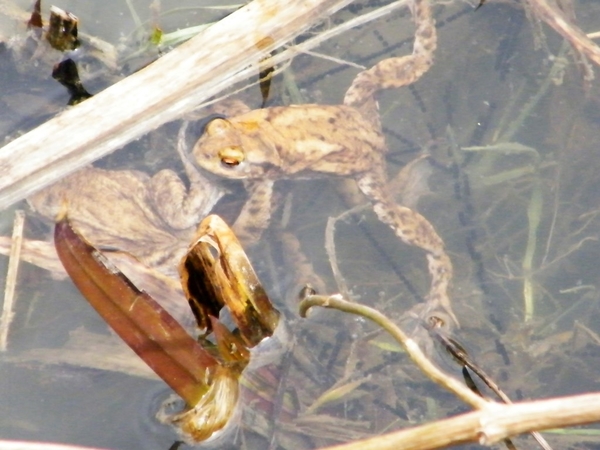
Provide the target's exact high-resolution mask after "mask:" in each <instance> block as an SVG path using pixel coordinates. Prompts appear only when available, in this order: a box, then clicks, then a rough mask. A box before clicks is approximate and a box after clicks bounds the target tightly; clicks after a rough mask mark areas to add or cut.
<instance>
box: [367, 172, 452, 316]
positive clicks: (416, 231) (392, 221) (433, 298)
mask: <svg viewBox="0 0 600 450" xmlns="http://www.w3.org/2000/svg"><path fill="white" fill-rule="evenodd" d="M383 179H384V178H383V175H382V174H377V173H368V174H365V175H363V176H361V177H359V178H358V179H357V184H358V187H359V188H360V190H361V191H362V192H363V193H364V194H365V195H366V196H367V197H368V198H369V200H370V201H371V203H372V204H373V210H374V211H375V214H376V215H377V217H378V218H379V220H381V221H382V222H383V223H385V224H387V225H389V226H390V227H391V228H392V230H394V233H396V236H398V237H399V238H400V239H402V241H403V242H405V243H406V244H409V245H414V246H416V247H420V248H422V249H423V250H425V252H426V253H427V261H428V268H429V273H430V274H431V288H430V291H429V296H428V299H427V308H426V310H427V311H432V310H435V309H436V308H438V307H440V306H441V307H442V308H443V309H444V310H445V311H446V312H447V313H448V314H449V315H450V316H451V317H452V319H453V320H454V321H455V323H456V325H459V323H458V319H457V318H456V316H455V315H454V312H453V311H452V306H451V304H450V298H449V296H448V288H449V285H450V281H451V280H452V262H451V261H450V257H449V256H448V254H447V253H446V250H445V248H444V241H442V238H440V236H439V235H438V234H437V232H436V231H435V229H434V228H433V225H431V223H429V221H428V220H427V219H426V218H425V217H423V216H422V215H421V214H419V213H418V212H415V211H413V210H412V209H410V208H407V207H405V206H401V205H398V204H396V203H395V202H394V201H393V200H392V199H391V198H389V196H388V195H387V194H386V193H385V192H384V191H383V190H382V189H381V186H383V184H382V181H383Z"/></svg>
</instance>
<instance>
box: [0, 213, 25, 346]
mask: <svg viewBox="0 0 600 450" xmlns="http://www.w3.org/2000/svg"><path fill="white" fill-rule="evenodd" d="M24 224H25V212H24V211H15V220H14V222H13V234H12V239H11V246H10V254H9V260H8V271H7V273H6V287H5V288H4V303H3V304H2V317H0V351H2V352H5V351H6V347H7V346H8V331H9V329H10V324H11V322H12V319H13V317H14V314H15V313H14V311H13V304H14V300H15V291H16V288H17V274H18V272H19V263H20V262H21V247H22V243H23V226H24Z"/></svg>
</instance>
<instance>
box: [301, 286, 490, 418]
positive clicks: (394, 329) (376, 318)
mask: <svg viewBox="0 0 600 450" xmlns="http://www.w3.org/2000/svg"><path fill="white" fill-rule="evenodd" d="M312 306H322V307H324V308H332V309H337V310H340V311H343V312H347V313H350V314H356V315H359V316H362V317H365V318H367V319H369V320H372V321H373V322H375V323H376V324H377V325H379V326H380V327H382V328H383V329H384V330H386V331H387V332H388V333H390V334H391V335H392V336H393V337H394V339H396V340H397V341H398V343H400V345H402V347H403V348H404V349H405V350H406V353H407V354H408V356H409V357H410V358H411V359H412V360H413V362H414V363H415V364H416V365H417V366H418V367H419V369H421V371H423V373H424V374H425V375H427V376H428V377H429V378H430V379H431V380H432V381H434V382H435V383H437V384H439V385H440V386H443V387H444V388H446V389H447V390H449V391H450V392H452V393H453V394H454V395H456V396H457V397H458V398H460V399H461V400H463V401H464V402H465V403H467V404H469V405H471V406H472V407H474V408H476V409H484V408H487V407H489V406H490V405H492V404H494V403H493V402H490V401H487V400H485V399H483V398H481V397H479V396H478V395H477V394H475V393H473V392H472V391H471V390H470V389H468V388H467V387H466V386H464V385H463V384H462V383H460V382H459V381H458V380H456V379H454V378H452V377H450V376H448V375H446V374H445V373H444V372H442V371H441V370H440V369H438V368H437V367H436V366H435V365H434V364H433V363H432V362H431V361H430V360H429V358H427V356H425V354H424V353H423V352H422V351H421V349H420V348H419V346H418V345H417V343H416V342H415V341H414V340H412V339H410V338H409V337H408V336H407V335H406V334H405V333H404V331H402V330H401V329H400V328H399V327H398V326H397V325H396V324H394V323H393V322H392V321H391V320H390V319H388V318H387V317H386V316H384V315H383V314H382V313H380V312H379V311H377V310H375V309H373V308H371V307H369V306H366V305H361V304H358V303H352V302H349V301H347V300H344V299H343V298H342V296H341V295H339V294H338V295H331V296H324V295H308V296H306V297H304V299H303V300H302V301H301V302H300V307H299V308H300V315H301V316H302V317H306V313H307V312H308V310H309V309H310V308H311V307H312Z"/></svg>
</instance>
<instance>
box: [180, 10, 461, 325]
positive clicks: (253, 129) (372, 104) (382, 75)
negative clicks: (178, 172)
mask: <svg viewBox="0 0 600 450" xmlns="http://www.w3.org/2000/svg"><path fill="white" fill-rule="evenodd" d="M411 11H412V13H413V17H414V20H415V23H416V31H415V43H414V47H413V53H412V54H411V55H406V56H403V57H397V58H389V59H386V60H384V61H381V62H379V63H378V64H376V65H375V66H374V67H372V68H370V69H368V70H365V71H363V72H361V73H359V74H358V75H357V77H356V78H355V80H354V81H353V83H352V85H351V86H350V88H349V89H348V91H347V92H346V96H345V98H344V104H343V105H335V106H326V105H293V106H286V107H272V108H265V109H258V110H254V111H249V112H247V113H244V114H241V115H238V116H235V117H231V118H216V119H214V120H212V121H210V122H209V123H208V124H207V125H206V127H205V130H204V132H203V134H202V135H201V136H200V138H199V140H198V142H197V143H196V145H195V146H194V148H193V151H192V155H191V156H192V160H194V161H195V162H196V164H198V165H199V166H200V167H202V168H203V169H205V170H208V171H210V172H212V173H214V174H217V175H220V176H222V177H226V178H233V179H242V180H246V182H247V188H248V190H249V195H250V196H249V200H248V202H247V203H246V205H245V206H244V208H243V209H242V211H241V213H240V215H239V217H238V219H237V221H236V223H235V224H234V230H235V231H236V233H237V234H238V236H239V237H240V238H241V239H242V240H245V241H250V242H252V241H254V240H256V239H258V238H259V237H260V235H261V233H262V231H263V230H264V229H265V228H266V227H267V226H268V223H269V220H270V217H271V212H272V208H273V205H272V194H273V185H274V182H275V181H276V180H279V179H283V178H315V177H322V176H328V175H336V176H342V177H352V178H354V179H355V180H356V182H357V185H358V187H359V188H360V190H361V191H362V192H363V194H365V195H366V197H367V198H368V199H369V200H370V201H371V203H372V205H373V209H374V211H375V213H376V214H377V216H378V218H379V219H380V220H381V221H382V222H384V223H386V224H388V225H389V226H390V227H391V228H392V229H393V230H394V232H395V233H396V235H397V236H398V237H400V239H402V241H404V242H405V243H407V244H410V245H415V246H417V247H420V248H422V249H423V250H424V251H425V252H426V254H427V259H428V262H429V272H430V274H431V277H432V281H431V289H430V293H429V298H428V302H427V304H428V305H429V306H430V308H429V309H435V308H437V307H439V306H441V307H443V308H444V309H445V310H446V311H447V312H448V313H449V314H450V315H451V316H452V317H453V318H455V317H454V314H453V313H452V309H451V306H450V300H449V298H448V294H447V290H448V285H449V283H450V280H451V278H452V264H451V261H450V258H449V257H448V255H447V254H446V252H445V249H444V243H443V241H442V239H441V238H440V237H439V236H438V234H437V233H436V231H435V229H434V228H433V226H432V225H431V224H430V223H429V222H428V221H427V219H425V218H424V217H423V216H422V215H420V214H419V213H417V212H415V211H413V210H411V209H409V208H407V207H404V206H400V205H397V204H396V203H395V202H394V201H393V200H392V198H391V197H390V195H389V194H388V193H387V191H386V188H385V186H386V171H385V153H386V150H387V147H386V144H385V138H384V136H383V133H382V130H381V126H380V122H379V116H378V106H377V102H376V99H375V94H376V92H377V91H378V90H380V89H385V88H392V87H401V86H405V85H408V84H411V83H413V82H415V81H416V80H417V79H419V78H420V77H421V76H422V75H423V74H424V73H425V72H426V71H427V70H428V69H429V67H430V66H431V65H432V63H433V53H434V51H435V48H436V30H435V23H434V21H433V19H432V17H431V10H430V7H429V3H428V1H427V0H414V1H413V2H412V4H411Z"/></svg>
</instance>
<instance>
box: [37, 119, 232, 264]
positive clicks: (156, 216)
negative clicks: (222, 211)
mask: <svg viewBox="0 0 600 450" xmlns="http://www.w3.org/2000/svg"><path fill="white" fill-rule="evenodd" d="M185 126H186V125H184V126H183V127H182V129H181V130H180V133H179V142H178V152H179V154H180V155H181V157H182V161H183V164H184V168H185V170H186V174H187V176H188V178H189V181H190V188H189V189H187V188H186V187H185V185H184V184H183V182H182V181H181V179H180V178H179V177H178V176H177V174H176V173H175V172H174V171H172V170H168V169H167V170H161V171H160V172H158V173H157V174H155V175H154V176H149V175H148V174H145V173H143V172H140V171H136V170H117V171H109V170H103V169H97V168H86V169H83V170H81V171H79V172H76V173H74V174H73V175H71V176H69V177H67V178H65V179H63V180H62V181H60V182H58V183H56V184H54V185H52V186H51V187H50V188H48V189H45V190H43V191H41V192H39V193H37V194H35V195H34V196H32V197H30V198H29V199H28V201H29V204H30V205H31V206H32V208H33V209H34V210H36V211H37V212H38V213H40V214H41V215H43V216H45V217H47V218H49V219H52V220H54V219H55V218H56V217H57V215H58V213H59V212H60V210H61V208H63V207H66V208H67V210H68V214H69V217H70V218H71V220H72V222H73V224H74V226H75V227H76V229H77V230H78V231H79V232H80V233H81V234H83V235H84V236H85V237H86V239H88V240H89V241H90V242H93V243H94V245H96V246H98V247H101V248H102V247H104V248H111V249H115V250H119V251H123V252H128V253H131V254H133V255H134V256H136V257H137V258H138V259H139V260H140V261H142V262H143V263H145V264H147V265H149V266H151V267H153V268H156V269H158V270H160V271H161V272H163V273H165V274H168V275H175V274H176V273H177V265H178V263H179V259H180V258H181V257H182V256H183V254H184V253H185V249H186V248H187V245H188V243H189V240H190V239H191V238H192V236H193V235H194V232H195V230H196V227H197V225H198V224H199V223H200V221H201V220H202V219H203V218H204V217H205V216H206V215H207V214H208V212H209V211H210V210H211V209H212V207H213V206H214V204H215V203H216V202H217V200H218V199H219V198H220V197H221V196H222V194H223V191H222V190H221V189H220V188H219V187H217V186H214V185H213V184H211V183H209V182H208V180H206V179H205V178H204V176H202V175H201V174H200V173H199V172H198V170H197V169H196V168H195V167H194V166H193V165H192V164H190V162H189V161H188V160H187V158H186V157H185V151H184V147H185V142H184V135H185Z"/></svg>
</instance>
